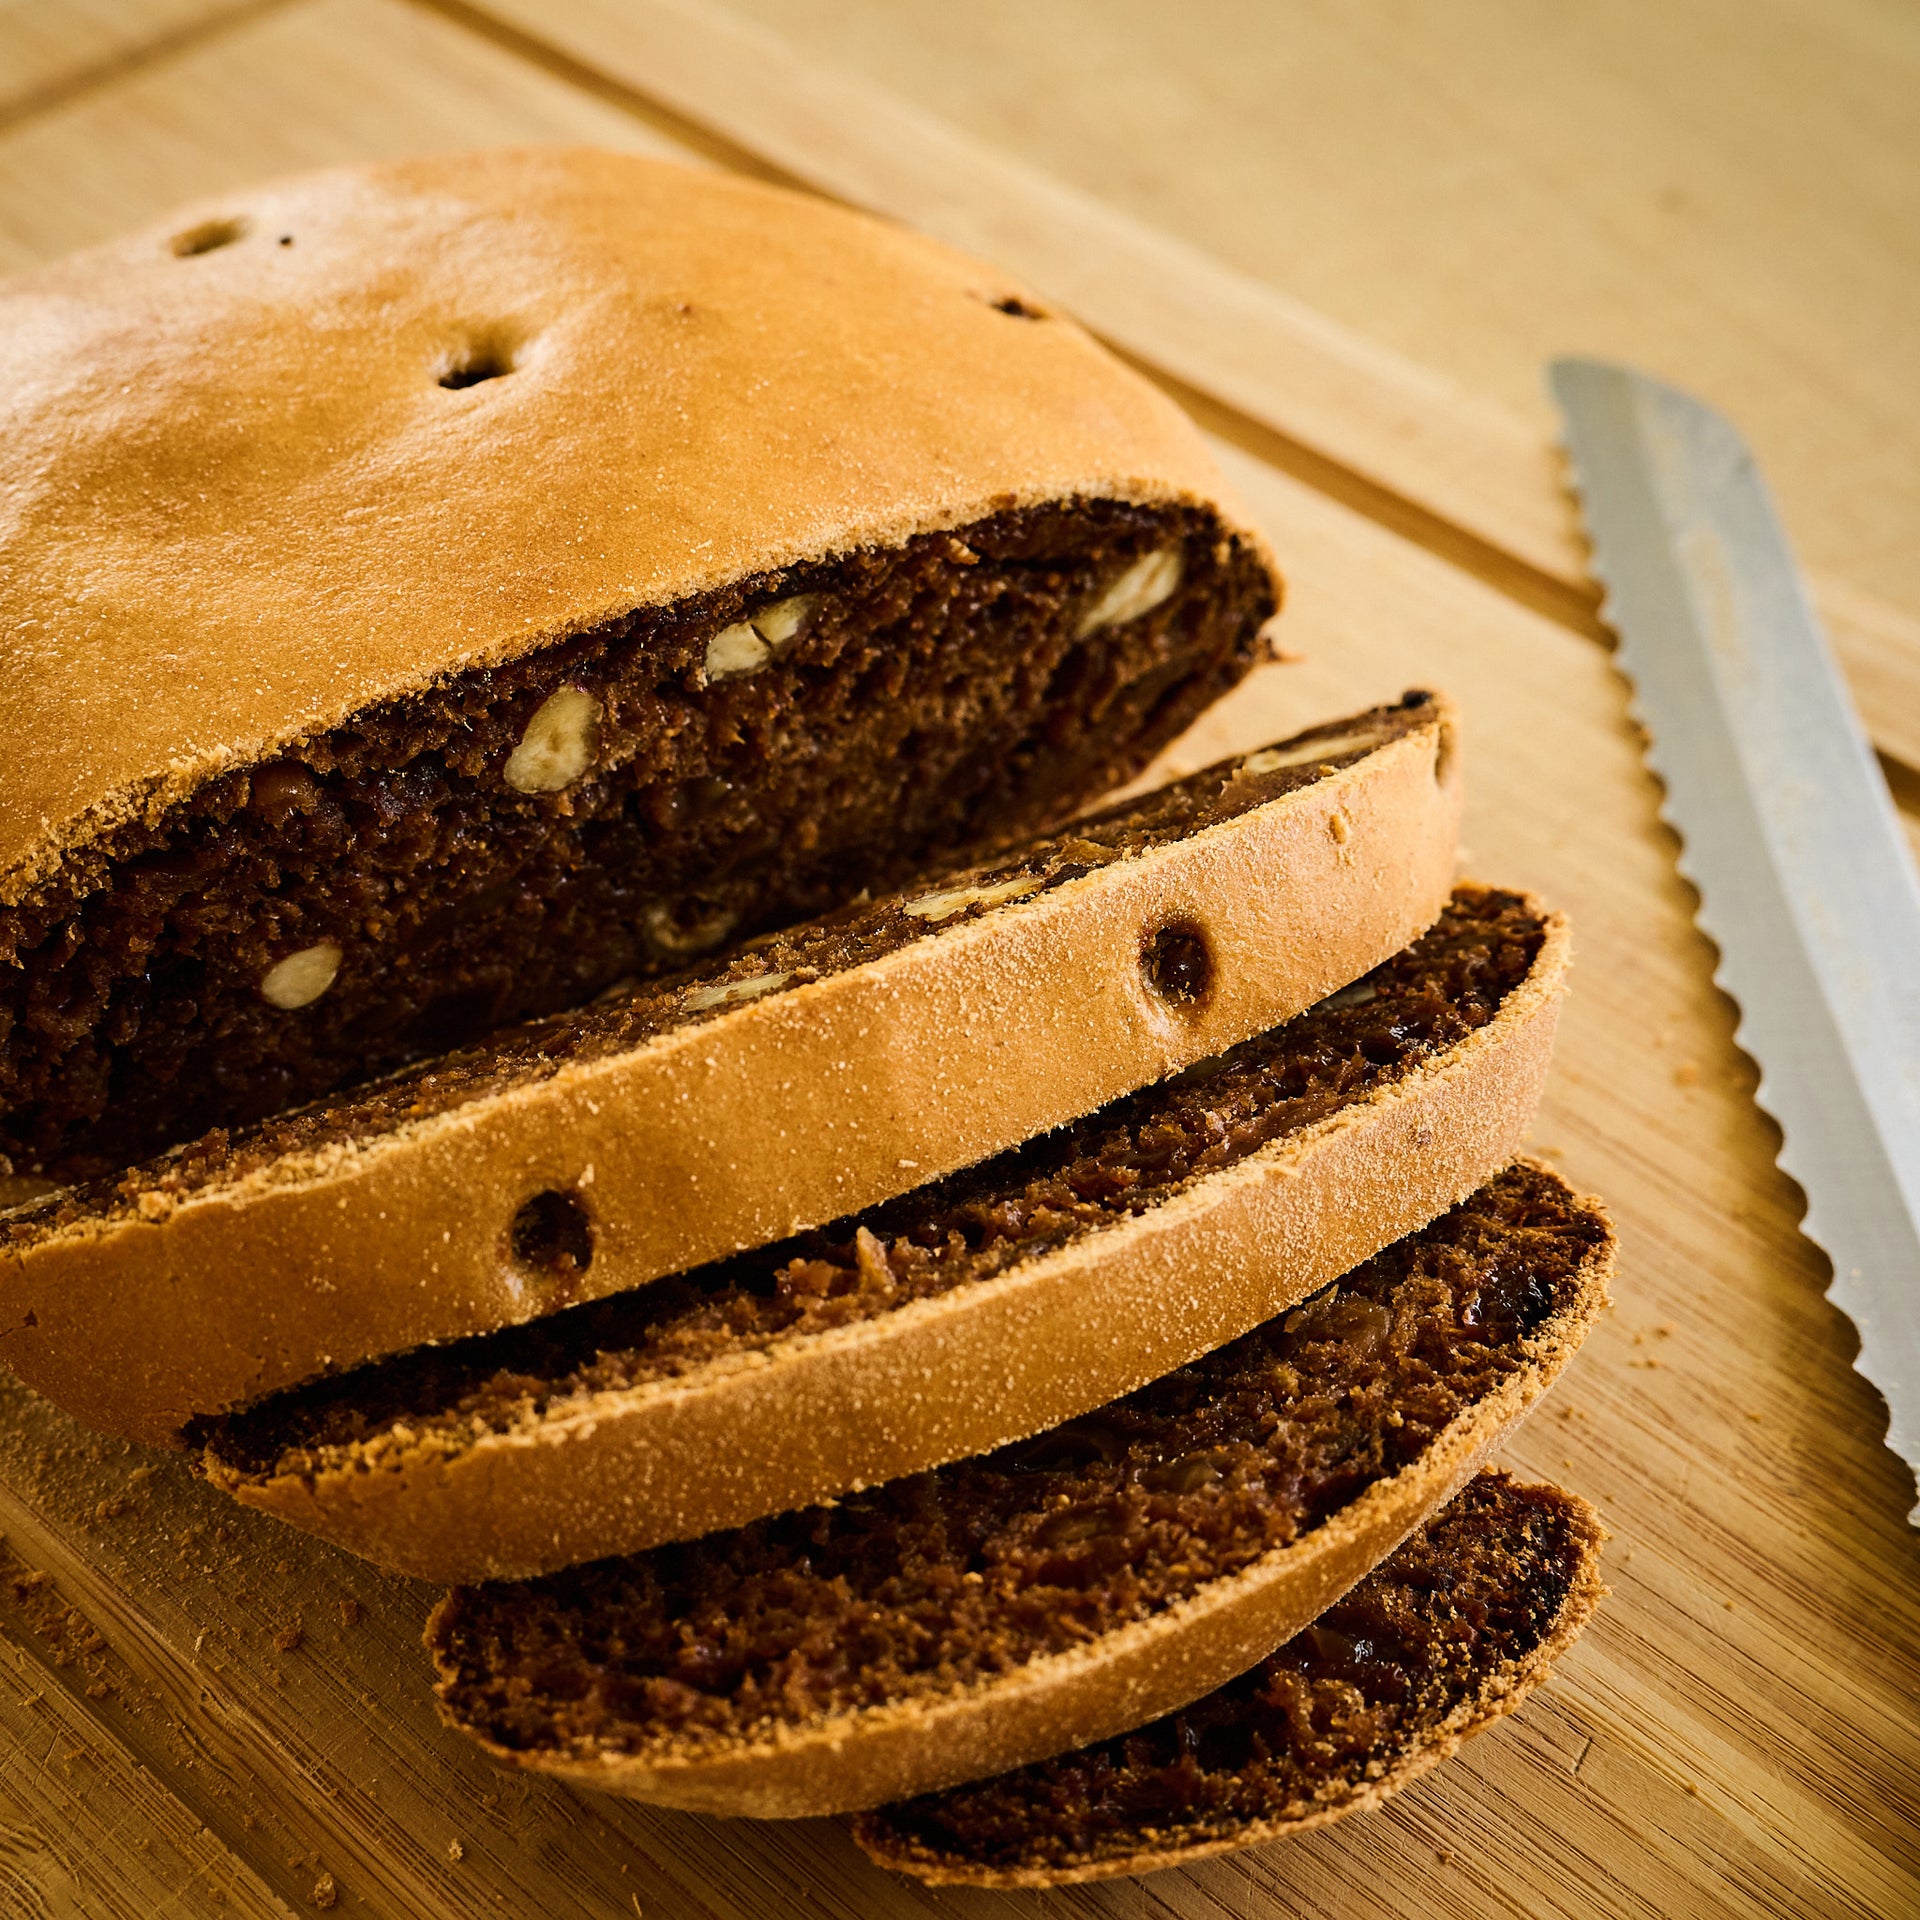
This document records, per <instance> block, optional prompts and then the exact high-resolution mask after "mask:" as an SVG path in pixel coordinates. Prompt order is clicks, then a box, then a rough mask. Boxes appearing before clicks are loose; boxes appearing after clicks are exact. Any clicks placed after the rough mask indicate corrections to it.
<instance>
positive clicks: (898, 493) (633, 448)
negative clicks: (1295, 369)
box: [0, 149, 1278, 1178]
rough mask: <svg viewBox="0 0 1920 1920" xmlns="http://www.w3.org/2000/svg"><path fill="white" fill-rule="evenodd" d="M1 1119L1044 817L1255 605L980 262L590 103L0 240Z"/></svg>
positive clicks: (1192, 683)
mask: <svg viewBox="0 0 1920 1920" xmlns="http://www.w3.org/2000/svg"><path fill="white" fill-rule="evenodd" d="M0 341H4V343H5V353H6V360H7V366H8V378H7V381H6V383H5V387H4V391H0V493H3V494H4V496H5V499H6V511H5V514H4V515H3V516H0V1153H3V1154H6V1155H8V1156H10V1157H11V1158H12V1159H13V1161H14V1162H15V1165H16V1171H17V1172H19V1173H25V1174H35V1173H46V1174H49V1175H51V1176H52V1177H55V1178H66V1177H72V1176H73V1175H75V1174H80V1175H86V1174H89V1173H98V1172H102V1171H106V1170H107V1169H109V1168H110V1167H112V1166H116V1165H121V1164H125V1163H126V1162H127V1161H128V1160H131V1159H135V1158H139V1157H141V1155H142V1154H144V1153H147V1152H151V1151H153V1150H155V1149H157V1148H158V1147H160V1146H162V1145H165V1144H167V1143H168V1142H170V1141H173V1140H178V1139H181V1138H185V1137H187V1136H188V1135H190V1134H191V1133H194V1132H197V1131H200V1130H201V1129H203V1128H204V1127H206V1126H209V1125H214V1124H228V1123H231V1122H234V1121H244V1120H248V1119H253V1118H258V1117H261V1116H262V1115H264V1114H266V1113H269V1112H273V1111H278V1110H281V1109H283V1108H285V1107H287V1106H289V1105H292V1104H295V1103H297V1102H298V1101H299V1100H301V1099H304V1098H310V1097H312V1096H314V1095H316V1094H318V1093H321V1092H324V1091H326V1090H327V1089H328V1088H329V1087H331V1086H335V1085H339V1084H343V1083H345V1082H347V1081H350V1080H356V1079H359V1078H362V1077H364V1075H365V1073H366V1072H368V1071H372V1070H379V1069H381V1068H383V1067H385V1066H388V1065H392V1064H395V1063H397V1062H398V1061H400V1060H403V1059H406V1058H411V1057H417V1056H419V1055H421V1054H425V1053H431V1052H436V1051H439V1050H441V1048H442V1047H443V1046H445V1045H448V1044H454V1043H456V1042H458V1041H459V1040H461V1039H463V1038H465V1037H469V1036H471V1035H472V1034H475V1033H477V1032H480V1031H484V1030H485V1029H486V1028H488V1027H489V1026H491V1025H494V1024H497V1023H499V1022H502V1021H505V1020H511V1019H521V1018H525V1017H530V1016H534V1015H538V1014H542V1013H545V1012H549V1011H552V1010H553V1009H555V1008H557V1007H560V1006H565V1005H572V1004H578V1002H579V1001H580V1000H581V999H583V998H585V997H587V996H588V995H589V994H590V993H592V992H594V991H597V990H598V988H599V987H601V986H603V985H605V984H606V983H607V982H608V981H609V980H612V979H615V978H618V977H621V976H622V975H624V974H627V973H630V972H633V971H635V970H641V971H646V970H650V969H657V968H660V967H665V966H671V965H680V964H684V963H685V960H686V958H687V956H688V955H689V954H690V953H694V952H698V951H700V950H701V949H702V948H703V947H710V946H713V945H716V944H718V943H719V942H720V941H721V940H723V939H725V938H727V937H730V936H733V937H738V936H740V935H744V934H749V933H752V932H753V931H755V930H756V929H757V928H758V927H761V926H772V925H779V924H784V923H786V922H790V921H792V920H794V919H797V918H803V917H805V916H806V915H807V914H809V913H812V912H816V911H819V910H821V909H822V908H823V907H824V906H826V905H829V904H831V903H832V902H833V901H834V900H836V899H844V898H847V897H850V896H851V895H853V894H854V893H856V892H857V891H858V890H859V888H860V887H861V886H863V885H868V884H873V885H881V884H888V883H890V882H891V881H893V880H895V879H897V878H899V877H901V876H902V875H904V873H906V872H908V871H912V870H914V869H915V868H917V867H918V866H919V865H921V864H922V863H924V862H925V861H926V860H928V859H930V858H936V857H938V858H945V857H947V855H948V854H949V853H951V852H953V851H954V850H956V849H957V850H960V851H963V852H968V851H971V850H974V849H977V848H978V847H980V846H981V845H983V844H985V843H986V842H989V841H992V840H995V839H997V838H999V837H1001V836H1005V835H1009V834H1013V833H1017V832H1025V831H1031V830H1033V829H1034V828H1035V827H1037V826H1038V825H1040V824H1042V823H1043V822H1044V821H1046V820H1049V819H1055V818H1059V817H1063V816H1064V813H1065V812H1066V811H1068V810H1070V809H1071V808H1072V806H1074V805H1075V804H1078V803H1079V802H1081V801H1084V800H1085V799H1087V798H1089V797H1091V796H1092V795H1093V794H1096V793H1098V792H1100V791H1102V790H1103V789H1104V787H1105V786H1107V785H1110V784H1112V783H1114V782H1115V781H1117V780H1118V779H1122V778H1125V777H1127V776H1129V775H1130V774H1131V773H1132V772H1133V771H1134V770H1136V769H1137V768H1138V767H1139V766H1141V765H1143V764H1144V762H1145V759H1146V757H1147V756H1148V755H1149V754H1150V753H1151V752H1152V751H1153V750H1154V749H1155V748H1156V747H1157V745H1158V744H1159V743H1160V742H1162V741H1163V740H1165V739H1167V738H1170V737H1171V735H1172V733H1173V732H1174V731H1175V730H1177V729H1178V727H1180V726H1181V725H1183V724H1184V723H1185V721H1186V720H1187V719H1188V718H1190V717H1191V716H1192V714H1193V713H1194V712H1196V711H1197V710H1198V708H1199V706H1200V705H1202V704H1204V703H1205V701H1206V700H1208V699H1210V698H1212V697H1213V696H1214V695H1216V694H1218V693H1219V692H1220V691H1222V690H1224V688H1225V687H1226V686H1228V685H1230V684H1232V682H1233V681H1234V680H1235V679H1236V678H1238V677H1239V675H1240V674H1242V673H1244V672H1245V671H1246V670H1247V668H1248V667H1249V666H1250V665H1251V664H1252V662H1253V660H1254V658H1255V639H1256V635H1257V633H1258V630H1259V627H1260V625H1261V623H1262V622H1263V621H1264V619H1265V618H1266V617H1267V615H1268V614H1269V613H1271V611H1272V610H1273V607H1274V606H1275V604H1276V603H1277V595H1278V583H1277V579H1276V576H1275V575H1274V573H1273V571H1272V567H1271V562H1270V559H1269V557H1268V555H1267V552H1266V548H1265V546H1264V543H1263V542H1262V540H1261V539H1260V537H1259V535H1258V534H1257V533H1256V532H1255V531H1254V530H1253V529H1252V528H1251V526H1250V525H1249V524H1248V523H1247V521H1246V519H1245V518H1244V516H1243V515H1242V514H1241V513H1240V511H1239V510H1238V509H1237V508H1236V507H1234V506H1233V505H1232V504H1231V502H1229V501H1228V500H1227V499H1226V497H1225V496H1224V494H1223V493H1222V491H1221V487H1220V483H1219V480H1218V477H1217V475H1216V473H1215V471H1214V469H1213V466H1212V463H1211V461H1210V460H1209V458H1208V455H1207V453H1206V450H1205V448H1204V446H1203V444H1202V442H1201V440H1200V438H1199V435H1198V434H1197V432H1196V431H1195V430H1194V428H1193V427H1192V426H1191V425H1190V423H1189V422H1188V421H1187V420H1186V419H1185V418H1184V417H1183V416H1182V415H1181V414H1180V413H1179V411H1178V409H1177V408H1175V407H1174V406H1173V405H1172V404H1171V403H1170V402H1169V401H1168V400H1166V399H1165V398H1164V397H1163V396H1162V395H1161V394H1159V393H1158V392H1157V391H1156V390H1154V389H1153V388H1152V387H1151V386H1149V385H1148V384H1147V383H1146V382H1144V381H1143V380H1141V379H1140V378H1139V377H1138V376H1136V375H1135V374H1134V373H1132V372H1131V371H1130V370H1128V369H1127V368H1125V367H1124V366H1122V365H1121V364H1120V363H1119V362H1118V361H1117V360H1116V359H1114V358H1113V356H1112V355H1110V354H1108V353H1107V352H1105V351H1104V350H1103V349H1102V348H1101V347H1099V346H1098V345H1097V344H1096V343H1095V342H1094V341H1092V340H1091V339H1090V338H1089V337H1088V336H1087V335H1086V334H1085V333H1084V332H1082V331H1081V330H1080V329H1079V328H1078V327H1076V326H1074V325H1073V324H1071V323H1070V322H1068V321H1066V320H1064V319H1062V318H1060V317H1059V316H1057V315H1055V314H1053V313H1051V312H1049V311H1046V310H1045V309H1043V308H1042V307H1041V305H1040V304H1039V303H1038V302H1036V301H1034V300H1033V299H1032V298H1031V297H1030V296H1028V295H1027V294H1025V293H1023V292H1022V291H1021V290H1020V289H1019V288H1018V287H1016V286H1014V285H1012V284H1011V283H1010V282H1008V281H1007V280H1006V279H1005V277H1004V276H1002V275H1000V274H998V273H997V272H995V271H993V270H992V269H990V268H987V267H984V266H980V265H978V264H975V263H973V262H971V261H968V260H966V259H963V258H961V257H959V256H956V255H955V254H952V253H950V252H948V251H947V250H945V249H944V248H942V247H939V246H937V245H935V244H934V243H932V242H930V241H927V240H924V239H921V238H919V237H917V236H915V235H913V234H911V233H908V232H905V231H902V230H900V229H898V228H896V227H892V226H888V225H885V224H883V223H881V222H879V221H876V220H872V219H868V218H865V217H863V216H861V215H857V214H854V213H850V212H848V211H845V210H844V209H841V208H838V207H834V206H831V205H829V204H827V203H825V202H823V201H820V200H817V199H812V198H807V197H803V196H800V195H796V194H792V193H787V192H782V191H778V190H775V189H772V188H768V187H765V186H761V185H757V184H754V183H751V182H748V181H744V180H740V179H737V178H731V177H727V176H725V175H721V174H718V173H705V172H699V171H693V170H689V169H686V168H681V167H675V166H671V165H667V164H663V163H660V162H656V161H652V160H646V159H640V158H636V157H633V156H630V155H624V154H615V153H605V152H597V151H592V150H586V149H523V150H517V151H500V152H490V153H478V154H462V155H454V156H451V157H442V158H434V159H426V160H418V161H408V162H402V163H396V164H388V165H380V166H370V167H360V168H350V169H344V170H339V171H334V172H329V173H322V174H315V175H311V176H308V177H304V178H298V179H293V180H287V181H282V182H278V183H274V184H270V185H264V186H258V187H250V188H247V189H243V190H236V191H234V192H231V193H226V194H223V195H221V196H219V197H218V198H217V199H214V200H211V201H208V202H206V203H204V204H202V205H200V206H197V207H192V208H188V209H185V210H183V211H181V212H179V213H178V214H176V215H174V216H172V217H171V218H169V219H167V220H165V221H163V222H161V223H158V224H156V225H153V226H150V227H148V228H146V229H145V230H143V231H140V232H137V233H134V234H132V235H129V236H128V237H126V238H124V239H120V240H116V241H113V242H111V243H110V244H108V245H105V246H101V247H96V248H94V249H92V250H90V251H88V252H86V253H82V254H79V255H76V256H74V257H73V258H71V259H68V260H65V261H61V262H59V263H57V264H54V265H51V266H48V267H45V268H42V269H39V270H37V271H35V272H32V273H30V274H27V275H25V276H22V277H20V278H17V279H15V280H12V281H10V282H8V283H6V284H5V285H4V286H0Z"/></svg>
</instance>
